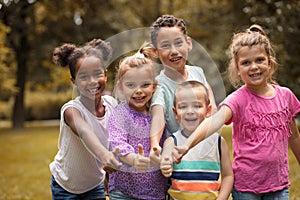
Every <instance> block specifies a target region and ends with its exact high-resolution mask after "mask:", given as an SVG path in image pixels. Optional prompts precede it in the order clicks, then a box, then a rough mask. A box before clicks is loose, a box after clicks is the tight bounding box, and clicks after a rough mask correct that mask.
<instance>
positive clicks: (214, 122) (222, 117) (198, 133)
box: [185, 106, 231, 150]
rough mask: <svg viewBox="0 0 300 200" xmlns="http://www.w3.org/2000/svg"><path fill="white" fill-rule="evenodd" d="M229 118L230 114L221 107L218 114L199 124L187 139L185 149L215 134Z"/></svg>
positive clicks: (225, 108)
mask: <svg viewBox="0 0 300 200" xmlns="http://www.w3.org/2000/svg"><path fill="white" fill-rule="evenodd" d="M230 117H231V113H229V112H228V108H227V107H226V106H222V107H221V109H220V110H219V111H218V112H216V113H215V114H213V115H212V116H210V117H208V118H206V119H205V120H204V121H203V122H201V124H200V125H199V126H198V127H197V128H196V130H195V131H194V132H193V134H192V135H191V136H190V137H189V138H188V139H187V141H186V143H185V146H186V147H187V149H188V150H189V149H191V148H193V147H194V146H195V145H197V144H198V143H199V142H201V141H203V140H204V139H205V138H207V137H209V136H210V135H212V134H213V133H215V132H217V131H218V130H219V129H220V128H221V127H222V126H223V125H224V123H225V121H227V119H228V118H230Z"/></svg>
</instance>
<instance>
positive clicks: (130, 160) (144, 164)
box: [120, 144, 150, 172]
mask: <svg viewBox="0 0 300 200" xmlns="http://www.w3.org/2000/svg"><path fill="white" fill-rule="evenodd" d="M120 160H121V161H122V162H124V163H126V164H127V165H130V166H133V167H134V168H135V169H136V170H137V171H138V172H146V171H147V170H148V166H149V164H150V160H149V158H147V157H145V156H144V150H143V145H141V144H139V145H138V153H137V154H136V153H129V154H127V155H125V156H120Z"/></svg>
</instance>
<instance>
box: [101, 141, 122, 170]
mask: <svg viewBox="0 0 300 200" xmlns="http://www.w3.org/2000/svg"><path fill="white" fill-rule="evenodd" d="M119 151H120V149H119V148H118V147H117V148H116V149H115V151H113V152H111V151H107V152H106V153H104V155H103V156H102V159H101V163H102V165H103V169H110V171H113V170H118V169H119V168H120V167H121V166H122V163H120V162H119V161H118V160H117V159H116V156H117V155H118V154H119Z"/></svg>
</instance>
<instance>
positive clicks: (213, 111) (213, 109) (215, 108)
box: [207, 83, 218, 114]
mask: <svg viewBox="0 0 300 200" xmlns="http://www.w3.org/2000/svg"><path fill="white" fill-rule="evenodd" d="M207 89H208V93H209V94H208V96H209V100H210V104H211V105H212V112H211V114H214V113H216V112H217V110H218V108H217V104H216V100H215V96H214V93H213V91H212V89H211V87H210V85H209V84H208V83H207Z"/></svg>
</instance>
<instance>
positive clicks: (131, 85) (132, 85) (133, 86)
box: [125, 83, 136, 89]
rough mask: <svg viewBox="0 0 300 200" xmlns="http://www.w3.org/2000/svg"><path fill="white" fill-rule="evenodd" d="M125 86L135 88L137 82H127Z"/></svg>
mask: <svg viewBox="0 0 300 200" xmlns="http://www.w3.org/2000/svg"><path fill="white" fill-rule="evenodd" d="M125 86H126V87H128V88H130V89H133V88H135V87H136V84H134V83H126V84H125Z"/></svg>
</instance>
